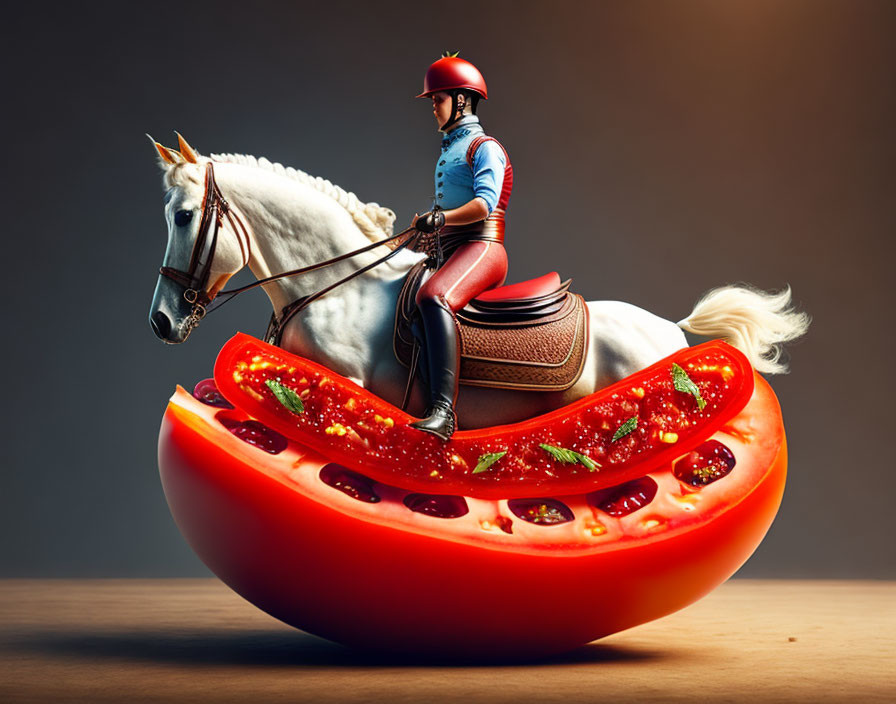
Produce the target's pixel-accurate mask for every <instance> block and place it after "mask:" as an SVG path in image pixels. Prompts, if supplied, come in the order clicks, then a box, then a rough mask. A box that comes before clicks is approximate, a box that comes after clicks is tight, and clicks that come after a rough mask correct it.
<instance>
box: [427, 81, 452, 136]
mask: <svg viewBox="0 0 896 704" xmlns="http://www.w3.org/2000/svg"><path fill="white" fill-rule="evenodd" d="M430 97H431V98H432V113H433V115H435V118H436V122H437V123H438V125H439V127H441V126H442V125H444V124H445V123H446V122H448V120H450V119H451V96H450V95H449V94H448V93H446V92H445V91H443V90H440V91H439V92H437V93H433V94H432V95H431V96H430Z"/></svg>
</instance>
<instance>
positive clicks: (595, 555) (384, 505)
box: [159, 348, 786, 659]
mask: <svg viewBox="0 0 896 704" xmlns="http://www.w3.org/2000/svg"><path fill="white" fill-rule="evenodd" d="M226 349H227V348H225V351H226ZM685 352H686V351H685ZM253 356H254V355H253ZM222 358H223V353H222V357H219V362H218V366H217V367H216V372H217V373H218V376H219V378H220V377H221V372H222ZM681 359H682V361H680V362H678V364H679V365H680V366H681V367H682V368H683V369H684V370H686V371H687V373H688V375H689V377H690V378H691V379H692V380H693V381H694V383H695V384H696V385H697V387H698V389H699V392H700V395H701V396H702V397H703V399H704V401H705V402H706V406H705V408H704V410H706V409H709V408H710V404H712V403H717V404H720V405H719V406H715V408H718V407H721V406H724V403H723V400H724V399H730V395H725V394H722V396H721V400H718V401H716V400H713V399H714V397H711V398H707V397H708V396H712V394H713V393H715V392H714V391H712V389H711V385H707V384H706V383H705V381H704V379H703V378H702V377H700V375H699V374H698V373H697V371H696V369H694V368H692V367H688V366H687V364H688V361H687V358H681ZM237 361H238V358H236V357H234V358H233V359H232V362H233V364H234V366H233V367H231V368H230V371H231V378H232V372H233V371H235V370H236V367H235V364H236V362H237ZM265 361H271V360H266V359H264V358H262V359H261V360H258V361H255V362H254V364H260V363H263V362H265ZM735 361H736V360H735ZM250 363H252V362H251V358H250ZM293 366H295V365H293ZM306 369H307V368H306ZM731 369H732V370H733V371H734V375H731V372H726V374H727V375H728V376H729V379H728V381H730V382H731V383H732V388H736V389H740V390H742V389H743V388H744V386H743V384H742V383H740V382H737V383H735V382H736V380H735V378H734V377H735V376H736V375H737V374H739V373H741V371H742V369H741V368H740V367H739V366H735V367H732V368H731ZM296 370H297V371H298V367H296ZM747 373H748V374H749V376H750V384H749V388H750V394H749V398H748V399H747V400H746V401H745V402H744V403H745V405H744V404H741V407H740V408H739V409H738V411H735V412H734V414H732V417H730V418H728V419H727V420H724V421H722V422H720V423H717V425H716V426H713V425H712V424H711V423H712V419H708V421H707V422H706V424H705V425H701V426H700V427H701V428H702V429H703V430H701V431H695V432H694V434H693V435H689V436H688V438H689V439H688V441H687V444H686V445H685V444H681V445H677V446H676V444H672V445H673V448H675V447H677V448H683V449H677V450H676V449H673V450H672V452H671V453H667V452H665V451H664V448H660V449H659V450H657V449H656V447H655V446H654V445H650V446H649V447H650V448H651V449H649V450H648V451H646V452H645V453H644V456H645V457H646V456H647V455H649V456H650V457H651V458H652V459H644V461H639V462H638V464H637V467H639V468H640V469H639V470H638V471H640V472H641V474H640V475H637V476H632V475H631V473H630V472H627V471H621V472H617V473H616V474H613V475H612V476H613V477H614V478H615V479H614V480H613V483H612V485H606V484H602V483H595V482H594V481H588V482H582V483H581V484H580V485H578V486H579V487H580V488H578V489H577V490H575V491H571V490H569V489H568V488H567V487H570V486H573V484H571V483H566V484H564V483H562V482H561V483H560V484H558V485H557V486H558V487H560V489H562V490H560V489H558V491H556V492H554V491H552V490H551V489H550V486H551V485H550V482H541V483H539V484H537V485H535V484H534V485H531V486H537V487H540V488H541V491H538V492H536V493H530V494H528V495H519V494H517V495H507V496H500V497H499V496H496V495H494V494H492V492H489V491H485V492H481V493H480V492H477V493H478V494H479V495H475V494H473V493H469V492H464V491H432V490H430V491H426V490H421V489H420V488H419V487H415V486H412V485H411V483H409V482H405V481H403V476H404V468H403V466H401V465H397V466H394V467H392V468H391V469H390V471H389V472H385V473H377V474H374V473H373V472H367V471H365V467H366V466H367V465H366V464H365V462H366V460H365V461H355V462H348V463H346V462H342V461H339V460H337V459H336V458H335V457H334V455H336V454H338V455H339V457H340V458H342V457H344V454H343V453H336V452H332V453H331V452H330V447H331V446H330V445H322V446H321V449H317V448H312V447H310V446H309V444H306V443H303V442H300V441H298V440H297V439H295V438H294V437H292V436H293V435H294V433H291V432H284V431H285V430H286V429H285V428H284V427H283V424H281V423H278V424H277V425H274V424H273V423H271V418H274V419H275V420H276V419H277V418H278V417H279V416H277V415H276V414H277V413H279V411H276V410H275V411H273V412H271V413H269V414H268V415H266V416H262V414H256V413H255V412H254V411H255V410H257V409H258V408H259V407H264V408H267V406H268V405H269V403H270V399H268V398H267V397H265V396H264V395H263V394H260V395H261V400H260V401H258V404H259V406H255V405H252V404H248V405H250V406H251V411H250V410H249V409H247V408H246V407H245V406H244V403H243V400H244V396H242V395H238V394H234V393H233V391H232V390H228V389H226V388H225V389H222V390H223V391H224V395H225V396H226V397H227V399H228V400H229V401H231V402H232V403H234V405H235V406H236V408H234V409H230V408H226V407H223V406H222V405H220V404H219V403H216V404H215V405H210V401H211V402H214V401H217V396H216V395H215V393H214V392H213V389H212V388H210V386H209V383H210V382H208V383H206V385H205V386H203V387H202V393H199V394H197V395H199V396H200V397H202V400H200V399H198V398H195V397H194V396H193V395H191V394H189V393H188V392H186V391H185V390H183V389H181V388H178V390H177V392H176V393H175V394H174V396H173V397H172V399H171V402H170V404H169V407H168V410H167V411H166V413H165V417H164V419H163V423H162V429H161V434H160V439H159V463H160V470H161V476H162V482H163V486H164V489H165V494H166V497H167V499H168V502H169V506H170V507H171V511H172V514H173V516H174V518H175V520H176V522H177V524H178V526H179V528H180V529H181V531H182V533H183V534H184V536H185V537H186V538H187V540H188V542H189V543H190V545H191V546H192V547H193V549H194V550H195V551H196V552H197V554H198V555H199V556H200V558H201V559H202V560H203V561H204V562H205V563H206V564H207V565H208V566H209V568H210V569H211V570H212V571H213V572H214V573H215V574H217V575H218V576H219V577H220V578H221V579H222V580H223V581H224V582H225V583H227V584H228V585H230V586H231V587H232V588H233V589H234V590H235V591H237V592H238V593H239V594H241V595H242V596H244V597H245V598H246V599H248V600H249V601H251V602H252V603H254V604H256V605H257V606H258V607H260V608H261V609H263V610H265V611H266V612H268V613H270V614H272V615H273V616H275V617H277V618H279V619H281V620H283V621H285V622H286V623H289V624H291V625H293V626H296V627H297V628H300V629H303V630H306V631H308V632H310V633H314V634H316V635H320V636H322V637H325V638H329V639H331V640H334V641H337V642H341V643H345V644H349V645H354V646H360V647H367V648H377V649H390V650H395V651H405V652H413V653H421V654H424V653H425V654H438V655H447V656H452V657H464V658H489V659H496V658H497V659H504V658H522V657H527V658H528V657H538V656H542V655H546V654H549V653H554V652H559V651H563V650H567V649H570V648H573V647H576V646H578V645H581V644H584V643H587V642H589V641H591V640H593V639H595V638H599V637H601V636H604V635H608V634H610V633H614V632H617V631H619V630H622V629H625V628H629V627H631V626H635V625H637V624H640V623H644V622H646V621H649V620H652V619H654V618H658V617H660V616H663V615H666V614H668V613H671V612H673V611H676V610H678V609H680V608H682V607H684V606H686V605H688V604H689V603H692V602H693V601H695V600H696V599H698V598H700V597H701V596H703V595H705V594H706V593H708V592H709V591H710V590H712V589H713V588H714V587H716V586H717V585H718V584H720V583H721V582H723V581H724V580H725V579H727V578H728V577H729V576H730V575H731V574H733V573H734V571H735V570H737V568H738V567H740V565H741V564H743V562H744V561H746V559H747V558H748V557H749V556H750V555H751V554H752V552H753V551H754V550H755V548H756V547H757V546H758V544H759V542H760V541H761V539H762V537H763V536H764V534H765V532H766V531H767V529H768V527H769V525H770V524H771V522H772V520H773V518H774V515H775V513H776V511H777V508H778V505H779V503H780V499H781V495H782V493H783V488H784V479H785V473H786V451H785V443H784V431H783V425H782V420H781V415H780V409H779V407H778V404H777V401H776V399H775V397H774V394H773V393H772V391H771V389H770V388H769V387H768V385H767V384H766V383H765V382H764V381H763V380H762V379H761V378H760V377H758V376H757V377H755V381H754V377H753V375H752V372H751V371H750V370H749V369H748V370H747ZM304 374H305V376H306V378H308V379H309V381H310V377H308V372H307V371H305V372H304ZM321 374H323V376H322V377H321V378H320V380H323V379H324V378H326V379H333V380H334V382H338V383H339V384H343V383H345V384H347V383H348V382H341V381H339V380H338V379H336V378H335V375H332V373H330V372H326V371H324V372H321ZM641 374H643V372H642V373H641ZM635 376H636V377H639V379H644V378H645V377H641V376H639V375H635ZM282 378H283V376H282V375H281V379H282ZM300 378H301V377H300ZM658 378H659V377H658ZM297 381H298V380H297ZM642 385H643V384H642ZM225 386H226V385H225ZM318 386H319V381H318ZM326 386H327V384H326V383H325V384H324V388H326ZM311 387H312V384H309V388H311ZM249 388H252V389H253V390H254V389H255V387H253V386H250V387H249ZM268 388H269V387H268ZM347 388H351V387H347ZM355 388H357V387H355ZM614 388H615V387H614ZM618 388H620V389H627V388H629V387H628V386H619V387H618ZM612 393H622V392H620V391H618V390H617V391H614V392H612ZM675 393H676V394H677V393H683V392H678V391H676V392H675ZM247 395H248V394H247ZM647 395H648V389H647V388H645V398H646V397H647ZM310 396H311V394H310V393H309V394H306V395H305V397H304V400H303V404H302V405H303V407H304V409H305V410H306V411H307V410H309V409H311V411H312V412H313V413H315V412H316V411H314V410H313V409H314V404H313V402H312V401H311V400H309V399H310ZM340 398H341V397H340ZM623 398H624V397H623ZM666 398H667V399H675V400H676V403H675V405H676V406H680V405H684V404H685V403H687V402H689V401H693V402H696V396H695V395H693V394H688V393H685V394H684V396H682V397H677V396H675V395H674V394H672V392H671V391H670V392H668V393H667V394H666ZM362 400H363V399H362ZM287 402H289V399H287ZM345 402H347V398H346V399H344V400H342V403H343V404H344V403H345ZM357 402H358V401H357V400H356V403H357ZM334 403H335V402H334ZM380 403H382V402H381V401H380ZM278 405H282V404H279V402H278ZM325 407H327V406H325ZM641 408H642V407H641V406H640V405H639V406H638V409H639V415H638V417H639V419H640V418H642V415H641V411H640V409H641ZM284 410H286V409H285V407H284ZM372 410H373V409H372ZM247 411H248V412H247ZM374 412H375V411H374ZM250 413H251V415H250ZM289 414H290V415H289V416H283V418H290V420H291V421H292V418H291V416H295V415H296V414H295V413H292V412H289ZM390 414H391V415H386V416H384V415H383V414H382V413H378V415H380V416H381V417H383V418H386V417H389V418H392V420H393V423H394V424H395V426H397V425H398V424H399V423H400V422H402V420H403V418H402V416H400V415H399V414H397V413H395V412H394V411H390ZM648 418H649V416H648ZM326 421H327V425H319V426H317V427H318V432H320V433H323V434H324V435H325V437H327V438H330V437H331V436H332V435H336V437H340V438H344V437H345V435H341V436H340V435H337V434H336V433H335V432H331V434H330V435H326V430H327V428H330V427H331V425H332V423H333V419H332V418H326ZM292 422H293V423H294V422H295V421H292ZM335 422H342V421H335ZM374 422H375V421H374ZM246 424H248V425H246ZM271 426H274V427H271ZM343 426H345V427H348V426H347V425H346V424H345V423H343ZM395 426H393V427H395ZM247 427H248V430H246V431H243V432H242V433H241V432H235V431H234V428H236V429H239V428H247ZM562 427H565V426H562ZM689 427H690V426H689ZM707 428H708V430H707ZM494 430H495V431H497V434H498V435H500V434H501V433H507V432H508V431H507V426H505V427H504V428H497V429H494ZM489 432H494V431H476V432H475V433H470V434H469V436H473V437H479V438H480V439H481V438H483V437H485V436H487V435H488V434H489ZM511 432H512V431H511ZM617 432H618V428H616V429H613V433H614V434H616V433H617ZM632 433H634V431H632V432H631V433H629V435H631V434H632ZM347 434H348V432H347V431H346V435H347ZM477 434H478V435H477ZM359 435H360V433H359ZM464 435H465V434H462V435H461V439H464ZM524 435H525V433H524ZM682 435H687V433H683V434H682ZM469 436H468V437H469ZM503 437H507V435H504V436H503ZM513 437H516V436H513ZM622 437H623V439H624V438H625V437H627V436H622ZM552 438H553V439H554V440H555V441H557V442H559V440H557V438H556V437H553V436H552ZM617 442H619V440H617ZM679 442H682V441H681V440H679ZM545 444H548V443H545ZM333 447H336V445H333ZM577 447H579V448H581V447H582V446H577ZM478 449H479V448H477V450H475V451H478ZM488 449H491V450H492V451H497V448H496V447H494V446H489V448H488ZM511 449H512V448H511V447H509V448H508V454H509V453H510V451H511ZM539 449H540V448H539ZM567 449H571V450H573V451H576V448H567ZM475 451H474V452H475ZM611 451H612V450H611ZM676 452H677V454H675V453H676ZM412 456H413V455H412ZM639 456H640V455H639ZM552 457H553V456H552ZM602 464H603V466H602V467H601V468H600V471H597V472H591V471H589V469H588V468H587V467H586V466H584V465H581V464H577V471H578V472H579V475H578V476H577V477H576V478H577V479H578V478H580V477H588V478H589V480H593V478H594V477H597V476H601V475H602V474H605V473H608V472H609V471H614V470H608V466H610V465H611V464H612V463H606V464H604V463H602ZM496 465H497V462H496V463H495V464H494V465H493V466H496ZM410 471H411V473H412V474H413V470H410ZM482 473H483V474H488V471H486V472H482ZM505 479H508V477H507V475H505V476H504V478H503V479H501V478H499V477H498V476H497V475H494V476H492V481H493V482H496V483H497V484H498V485H499V486H503V483H502V482H504V480H505ZM457 481H458V483H457V484H455V486H462V485H463V483H462V482H461V481H460V480H457ZM507 485H508V486H510V487H515V486H516V482H515V481H514V480H513V478H512V477H510V481H508V482H507ZM468 486H471V487H474V488H476V487H480V486H481V485H480V484H479V483H476V484H472V483H471V484H469V485H468ZM495 493H497V492H495ZM489 494H492V495H489Z"/></svg>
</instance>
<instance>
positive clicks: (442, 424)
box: [411, 55, 513, 440]
mask: <svg viewBox="0 0 896 704" xmlns="http://www.w3.org/2000/svg"><path fill="white" fill-rule="evenodd" d="M417 97H418V98H430V99H431V100H432V106H433V113H434V114H435V117H436V121H437V123H438V125H439V131H441V132H443V133H444V135H445V136H444V138H443V139H442V153H441V156H440V157H439V159H438V163H437V164H436V168H435V187H436V200H435V206H434V207H433V209H432V210H431V211H430V212H428V213H424V214H423V215H419V216H417V217H415V219H414V224H413V227H414V228H415V229H416V230H417V231H418V232H421V233H424V235H426V234H429V235H431V236H432V237H431V239H430V240H429V243H430V249H429V251H430V266H431V268H434V269H436V271H435V272H434V273H433V274H432V275H431V276H430V277H429V278H428V279H427V280H426V281H425V282H424V283H423V285H422V286H421V287H420V289H419V291H418V293H417V299H416V300H417V306H418V308H419V310H420V316H421V318H422V322H423V333H424V335H423V336H424V339H425V343H426V344H425V350H426V364H427V366H426V371H427V372H428V373H427V380H428V383H429V407H428V408H427V411H426V417H425V418H423V419H422V420H419V421H416V422H414V423H411V425H412V427H415V428H418V429H420V430H423V431H425V432H428V433H432V434H433V435H437V436H438V437H440V438H442V439H443V440H447V439H448V438H450V437H451V435H452V433H454V430H455V428H456V426H457V416H456V415H455V412H454V403H455V400H456V398H457V383H458V370H459V366H460V342H459V339H458V333H457V321H456V319H455V317H454V314H455V313H456V312H457V311H459V310H460V309H461V308H463V307H464V306H465V305H466V304H467V303H469V302H470V300H472V299H473V298H475V297H476V296H477V295H479V294H480V293H482V292H483V291H485V290H486V289H489V288H493V287H495V286H500V285H501V284H502V283H503V282H504V277H505V276H506V275H507V253H506V252H505V250H504V245H503V241H504V214H505V210H506V208H507V202H508V200H509V199H510V190H511V187H512V183H513V171H512V169H511V167H510V160H509V158H508V157H507V152H506V151H505V150H504V148H503V147H502V146H501V145H500V144H499V143H498V142H497V140H495V139H494V138H492V137H487V136H486V135H485V132H484V131H483V129H482V127H481V125H480V124H479V118H478V117H476V105H477V103H478V102H479V99H480V98H485V99H487V98H488V95H487V92H486V87H485V79H483V77H482V74H481V73H480V72H479V70H478V69H477V68H476V67H475V66H474V65H473V64H471V63H470V62H468V61H464V60H463V59H460V58H458V57H457V55H446V56H443V57H442V58H441V59H439V60H438V61H436V62H435V63H434V64H432V65H431V66H430V67H429V70H428V71H427V72H426V77H425V78H424V79H423V92H422V93H421V94H420V95H418V96H417Z"/></svg>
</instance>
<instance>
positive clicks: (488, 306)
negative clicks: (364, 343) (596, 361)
mask: <svg viewBox="0 0 896 704" xmlns="http://www.w3.org/2000/svg"><path fill="white" fill-rule="evenodd" d="M425 264H426V263H425V262H420V263H418V264H417V265H416V266H415V267H414V268H413V269H411V271H410V272H409V273H408V276H407V278H406V279H405V283H404V286H403V287H402V290H401V293H400V294H399V297H398V305H397V306H396V310H395V334H394V337H393V348H394V350H395V356H396V357H397V358H398V360H399V361H400V362H401V363H402V364H404V365H405V366H406V367H409V368H411V371H412V373H413V371H414V367H415V366H416V358H415V354H416V347H415V339H414V334H413V332H412V324H413V319H414V316H415V314H416V310H417V306H416V303H415V296H416V293H417V289H418V288H419V287H420V285H421V284H422V282H423V278H424V275H425V273H426V271H427V270H426V267H425ZM569 284H570V281H569V280H567V281H564V282H561V281H560V277H559V276H558V275H557V273H556V272H551V273H550V274H546V275H545V276H540V277H538V278H536V279H531V280H529V281H523V282H520V283H516V284H510V285H507V286H501V287H498V288H494V289H490V290H488V291H485V292H484V293H482V294H480V295H479V297H478V298H474V299H473V300H472V301H470V303H469V304H468V305H467V306H466V307H464V308H463V309H462V310H461V311H459V312H458V313H457V316H456V317H457V322H458V328H459V330H458V332H459V340H460V347H461V360H460V379H459V381H460V383H461V384H467V385H469V386H486V387H491V388H497V389H518V390H529V391H563V390H565V389H568V388H569V387H571V386H572V385H573V384H575V383H576V381H578V379H579V377H580V376H581V374H582V367H583V366H584V363H585V355H586V353H587V351H588V316H587V315H586V310H585V301H584V299H583V298H582V297H581V296H579V295H578V294H575V293H571V292H570V291H569Z"/></svg>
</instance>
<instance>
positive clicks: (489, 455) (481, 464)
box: [473, 450, 507, 474]
mask: <svg viewBox="0 0 896 704" xmlns="http://www.w3.org/2000/svg"><path fill="white" fill-rule="evenodd" d="M506 454H507V450H505V451H504V452H486V453H485V454H484V455H479V460H478V461H477V462H476V467H475V469H473V474H479V473H481V472H485V471H486V470H487V469H488V468H489V467H491V466H492V465H493V464H494V463H495V462H497V461H498V460H499V459H501V458H502V457H503V456H504V455H506Z"/></svg>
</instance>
